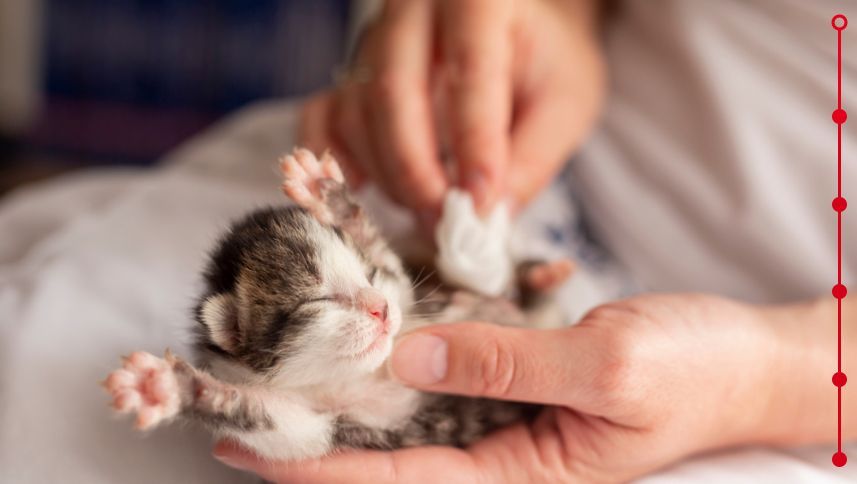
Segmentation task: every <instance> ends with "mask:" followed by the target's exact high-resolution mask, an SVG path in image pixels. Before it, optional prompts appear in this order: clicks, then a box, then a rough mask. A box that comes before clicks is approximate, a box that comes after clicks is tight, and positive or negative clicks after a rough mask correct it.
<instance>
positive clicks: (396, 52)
mask: <svg viewBox="0 0 857 484" xmlns="http://www.w3.org/2000/svg"><path fill="white" fill-rule="evenodd" d="M387 7H388V8H387V11H386V12H385V17H384V27H383V29H381V31H380V32H379V35H380V36H381V38H382V39H381V41H379V42H378V44H377V49H378V53H377V54H376V55H377V58H376V61H375V63H376V78H375V80H374V82H373V83H372V86H371V87H370V93H371V95H372V99H373V101H372V102H371V103H370V104H369V106H368V108H369V111H370V112H371V114H372V126H373V138H374V140H375V143H376V146H377V148H378V149H377V151H376V152H377V155H378V157H379V162H380V164H381V165H382V169H383V170H384V171H385V173H386V174H388V175H389V176H388V177H387V178H388V181H389V182H391V183H392V185H391V186H389V187H388V189H392V190H393V191H395V192H396V198H397V199H399V200H401V201H402V203H404V204H405V205H406V206H407V207H409V208H411V209H413V210H415V211H416V212H417V213H420V212H423V211H426V210H437V209H438V208H439V207H440V204H441V200H442V198H443V195H444V193H445V192H446V189H447V180H446V176H445V174H444V170H443V167H442V165H441V162H440V159H439V157H438V153H437V140H436V135H435V132H434V123H433V119H432V109H431V100H430V95H429V76H430V73H429V64H430V62H431V47H432V45H431V44H432V3H431V2H424V1H400V2H388V3H387Z"/></svg>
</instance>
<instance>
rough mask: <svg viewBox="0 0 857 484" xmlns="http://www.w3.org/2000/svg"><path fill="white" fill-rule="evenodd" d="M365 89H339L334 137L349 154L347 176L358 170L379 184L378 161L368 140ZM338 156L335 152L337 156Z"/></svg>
mask: <svg viewBox="0 0 857 484" xmlns="http://www.w3.org/2000/svg"><path fill="white" fill-rule="evenodd" d="M363 97H364V94H363V92H362V87H361V86H360V85H357V84H353V83H352V84H349V85H347V86H343V87H341V88H340V94H339V96H337V101H336V104H335V106H334V108H333V118H334V123H335V137H336V139H338V140H340V142H341V145H342V146H343V148H344V151H345V152H347V153H348V154H349V155H348V156H349V158H348V159H349V160H350V162H351V166H349V164H348V163H346V164H345V167H346V175H349V174H350V173H349V172H351V171H356V172H358V173H360V174H362V175H363V176H365V177H368V178H370V179H372V180H375V181H376V182H377V181H378V180H379V178H378V177H379V174H378V169H377V166H376V158H375V155H374V152H373V150H372V145H371V143H370V140H369V136H370V133H369V130H368V122H367V121H368V118H367V115H366V110H365V108H364V99H363ZM334 154H335V153H334Z"/></svg>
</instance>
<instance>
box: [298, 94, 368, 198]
mask: <svg viewBox="0 0 857 484" xmlns="http://www.w3.org/2000/svg"><path fill="white" fill-rule="evenodd" d="M336 95H337V94H336V93H335V92H333V91H325V92H323V93H320V94H316V95H315V96H313V97H311V98H309V99H308V100H307V101H305V102H304V105H303V109H302V110H301V119H300V126H299V128H298V143H299V144H300V145H302V146H304V147H306V148H309V149H310V150H312V151H313V152H316V153H323V152H325V151H326V150H330V152H331V153H332V154H333V156H334V157H335V158H336V159H337V160H338V161H339V163H340V164H341V165H342V167H343V170H344V171H345V173H346V176H347V178H348V182H349V184H350V185H351V186H352V187H353V188H359V186H360V185H361V184H362V182H363V180H364V178H365V174H364V173H363V171H362V170H361V169H360V168H359V166H357V165H356V163H355V161H354V159H353V156H352V155H351V153H350V152H349V151H348V150H347V149H346V148H345V147H344V146H343V143H342V142H340V141H339V140H338V139H337V136H336V135H335V130H336V126H335V124H336V123H334V121H333V119H334V118H333V111H334V107H335V104H336Z"/></svg>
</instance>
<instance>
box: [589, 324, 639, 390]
mask: <svg viewBox="0 0 857 484" xmlns="http://www.w3.org/2000/svg"><path fill="white" fill-rule="evenodd" d="M602 337H603V339H602V341H601V342H600V347H601V348H603V349H604V350H603V352H602V353H601V355H600V361H599V364H598V367H597V368H598V369H597V370H596V372H595V375H594V379H595V380H594V382H593V389H594V391H595V393H596V394H597V395H598V396H599V397H600V398H601V399H602V401H603V402H604V403H605V406H607V407H617V406H624V405H629V404H631V403H633V402H634V401H636V400H635V399H636V396H635V395H636V394H637V393H638V392H637V389H638V382H639V379H638V378H637V375H636V373H637V371H636V369H637V368H638V367H639V365H638V361H637V360H638V355H637V351H636V349H635V348H636V347H637V345H635V344H634V342H633V341H632V338H631V337H630V336H629V334H628V333H627V332H625V331H621V330H619V331H608V332H605V333H604V334H603V335H602Z"/></svg>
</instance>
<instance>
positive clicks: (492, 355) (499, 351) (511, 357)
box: [473, 337, 516, 398]
mask: <svg viewBox="0 0 857 484" xmlns="http://www.w3.org/2000/svg"><path fill="white" fill-rule="evenodd" d="M477 358H478V360H477V362H476V364H475V365H474V366H473V370H474V372H475V374H474V375H473V384H474V387H475V388H474V390H475V391H476V393H477V394H479V395H486V396H492V397H498V398H503V397H505V396H507V395H508V394H509V391H510V390H511V388H512V384H513V383H514V381H515V373H516V361H515V353H514V350H513V349H512V347H511V345H509V344H508V343H506V342H503V341H501V340H499V339H497V338H494V337H487V338H485V339H484V342H483V343H482V345H481V346H480V348H479V351H478V352H477Z"/></svg>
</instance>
